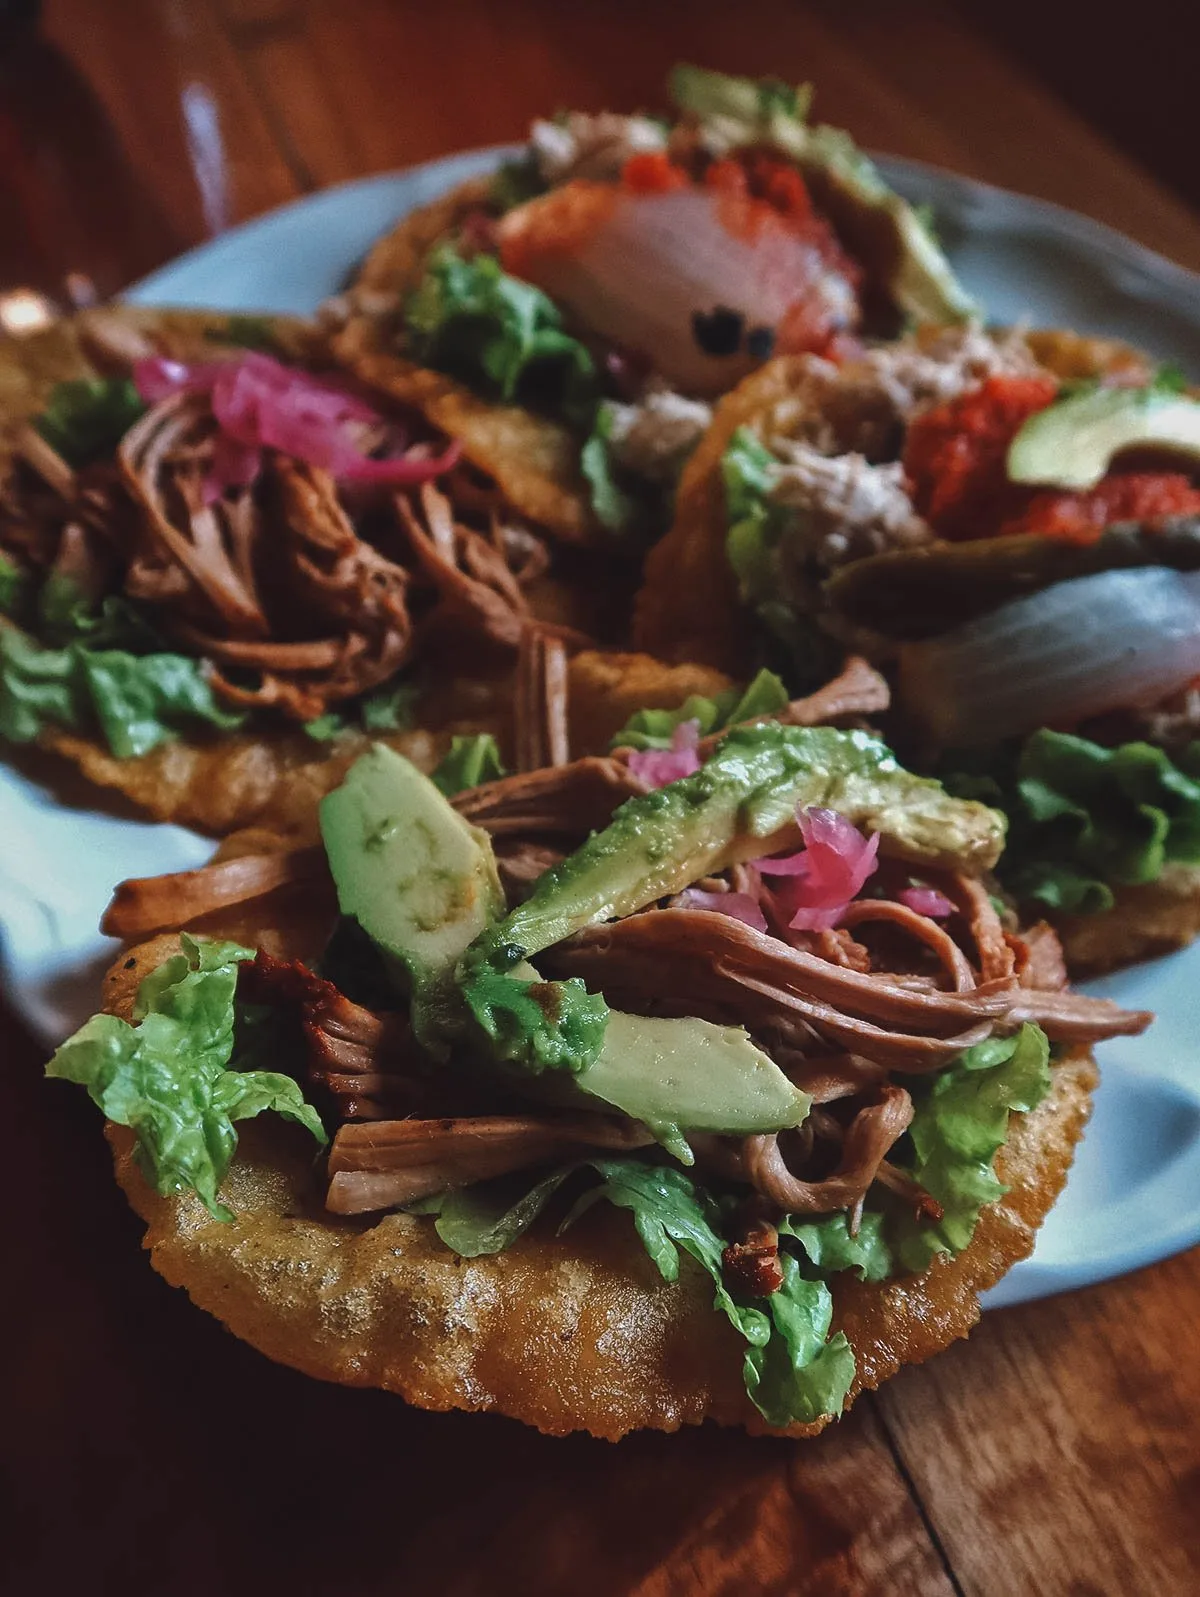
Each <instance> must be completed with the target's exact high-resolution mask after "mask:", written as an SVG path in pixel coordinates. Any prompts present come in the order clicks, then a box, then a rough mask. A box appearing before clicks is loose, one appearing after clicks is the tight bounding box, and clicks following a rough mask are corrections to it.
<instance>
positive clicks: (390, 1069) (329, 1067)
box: [238, 950, 427, 1121]
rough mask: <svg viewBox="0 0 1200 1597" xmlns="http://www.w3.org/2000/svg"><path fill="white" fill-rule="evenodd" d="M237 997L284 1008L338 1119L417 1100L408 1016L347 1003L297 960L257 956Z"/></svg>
mask: <svg viewBox="0 0 1200 1597" xmlns="http://www.w3.org/2000/svg"><path fill="white" fill-rule="evenodd" d="M238 994H239V997H241V998H243V999H244V1000H246V1001H247V1002H248V1003H252V1004H266V1005H270V1006H271V1007H272V1008H273V1009H275V1010H276V1011H280V1010H284V1011H289V1010H290V1011H291V1012H292V1014H293V1016H294V1018H295V1020H296V1021H297V1022H298V1024H299V1028H300V1033H301V1036H302V1038H303V1041H304V1045H305V1051H306V1055H307V1063H308V1079H309V1083H310V1085H311V1086H312V1087H314V1088H315V1089H316V1090H317V1092H318V1093H322V1094H324V1095H326V1096H327V1097H328V1098H329V1099H331V1100H332V1102H333V1105H334V1107H335V1110H336V1113H337V1116H338V1118H339V1119H342V1120H350V1121H358V1120H384V1119H387V1118H388V1117H389V1116H393V1115H401V1114H408V1113H410V1112H411V1111H412V1110H413V1109H414V1108H416V1107H417V1106H418V1105H419V1104H420V1103H421V1101H422V1098H423V1096H424V1094H425V1092H426V1090H427V1089H426V1087H425V1084H424V1083H422V1082H421V1081H420V1079H419V1071H420V1060H421V1055H420V1052H419V1050H418V1049H417V1048H416V1046H415V1044H414V1043H413V1040H412V1032H411V1028H410V1027H409V1023H408V1018H407V1016H406V1015H402V1014H400V1013H398V1012H396V1013H387V1014H375V1013H374V1012H373V1011H372V1010H370V1009H364V1008H363V1007H362V1005H361V1004H355V1003H351V1001H350V999H348V998H347V997H346V996H345V995H344V994H343V993H342V992H340V991H339V989H338V988H337V987H336V986H335V985H334V984H333V982H331V981H326V980H325V979H324V978H323V977H321V976H318V975H316V973H315V972H313V971H311V970H309V969H308V967H307V966H305V965H302V964H301V963H300V962H299V961H297V960H284V959H275V958H273V957H272V956H271V955H270V954H267V953H263V952H262V951H261V950H260V951H259V953H258V955H257V957H256V958H255V959H254V960H253V961H252V962H251V963H249V964H246V965H244V966H243V967H242V969H241V971H240V974H239V976H238Z"/></svg>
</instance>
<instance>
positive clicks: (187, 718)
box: [73, 648, 247, 760]
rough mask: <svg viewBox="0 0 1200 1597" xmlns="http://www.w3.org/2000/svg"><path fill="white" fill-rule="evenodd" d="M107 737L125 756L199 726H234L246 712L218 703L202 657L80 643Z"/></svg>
mask: <svg viewBox="0 0 1200 1597" xmlns="http://www.w3.org/2000/svg"><path fill="white" fill-rule="evenodd" d="M73 653H74V654H75V657H76V660H77V662H78V668H79V670H80V671H81V672H82V674H83V680H84V682H85V684H86V686H87V692H88V697H89V699H90V701H91V705H92V708H93V710H94V711H95V715H96V719H97V720H98V722H99V724H100V730H101V732H102V733H103V735H104V740H105V742H106V743H107V744H108V746H109V748H110V749H111V750H112V752H113V753H114V754H115V755H116V756H117V758H118V759H120V760H132V759H136V758H137V757H138V756H139V755H142V754H149V753H150V751H151V749H156V748H157V747H158V746H159V744H160V743H166V742H169V741H170V740H171V739H172V738H174V737H177V736H178V735H179V734H180V733H181V732H185V731H188V730H190V729H193V728H195V727H197V726H207V727H215V728H217V729H219V730H220V731H225V732H228V731H233V730H235V729H236V728H237V727H240V726H244V725H245V722H246V719H247V712H246V711H244V710H229V709H226V708H225V706H224V705H222V704H219V703H218V702H217V699H216V697H215V695H214V694H213V690H212V686H211V684H210V683H209V681H208V678H207V677H206V676H205V674H204V668H203V665H202V664H201V662H200V661H199V660H192V659H189V658H188V657H187V656H186V655H183V654H141V655H136V654H129V653H127V652H126V651H125V650H122V649H103V650H94V649H83V648H76V649H75V650H74V651H73Z"/></svg>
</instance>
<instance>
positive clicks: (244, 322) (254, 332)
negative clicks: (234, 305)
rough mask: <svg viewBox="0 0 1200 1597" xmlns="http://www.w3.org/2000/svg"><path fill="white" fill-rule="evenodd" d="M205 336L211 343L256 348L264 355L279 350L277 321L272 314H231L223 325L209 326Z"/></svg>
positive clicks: (238, 347) (275, 352)
mask: <svg viewBox="0 0 1200 1597" xmlns="http://www.w3.org/2000/svg"><path fill="white" fill-rule="evenodd" d="M204 337H205V339H206V340H207V341H208V342H209V343H210V344H231V345H233V347H234V348H235V349H256V350H258V351H259V353H260V354H264V355H274V354H277V353H278V351H279V339H278V336H277V335H276V332H275V323H274V321H273V320H272V318H271V317H270V316H230V317H229V318H228V320H227V321H226V322H225V325H224V326H223V327H209V328H207V329H206V330H205V334H204Z"/></svg>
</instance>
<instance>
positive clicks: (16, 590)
mask: <svg viewBox="0 0 1200 1597" xmlns="http://www.w3.org/2000/svg"><path fill="white" fill-rule="evenodd" d="M31 586H32V583H31V579H30V575H29V573H28V572H27V571H23V570H22V569H21V567H20V566H19V565H17V563H16V562H15V561H14V560H10V559H9V557H8V556H7V555H6V554H5V553H4V551H3V550H2V549H0V615H4V616H8V617H10V618H11V619H13V620H15V619H16V618H17V617H18V616H19V615H20V613H21V611H22V609H23V608H24V606H25V603H26V601H27V599H28V595H29V592H30V588H31Z"/></svg>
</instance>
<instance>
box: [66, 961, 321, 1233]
mask: <svg viewBox="0 0 1200 1597" xmlns="http://www.w3.org/2000/svg"><path fill="white" fill-rule="evenodd" d="M180 941H181V943H182V947H183V952H182V953H180V954H176V955H174V956H173V957H172V958H171V959H168V960H167V961H166V962H165V964H162V965H160V966H159V967H158V969H157V970H154V971H152V972H151V973H150V975H149V976H147V977H146V978H145V980H144V981H143V982H142V984H141V986H140V987H139V988H138V993H137V999H136V1001H135V1003H134V1010H133V1014H134V1023H133V1025H130V1024H128V1022H126V1021H124V1020H119V1019H118V1018H117V1017H116V1016H115V1015H94V1016H93V1017H92V1019H91V1020H89V1021H88V1022H87V1023H86V1025H84V1026H83V1027H81V1029H80V1030H79V1031H77V1032H76V1033H75V1035H74V1036H73V1037H71V1038H70V1039H68V1041H67V1042H65V1043H63V1045H62V1047H61V1048H59V1050H58V1051H57V1053H56V1054H55V1055H54V1057H53V1059H51V1061H50V1063H49V1064H48V1065H47V1066H46V1074H47V1075H48V1076H51V1077H57V1078H59V1079H60V1080H64V1081H74V1082H77V1083H78V1084H79V1085H80V1086H84V1087H86V1088H87V1090H88V1092H89V1094H90V1096H91V1098H92V1101H93V1103H95V1104H96V1105H97V1106H98V1107H99V1108H100V1109H101V1110H102V1111H103V1112H104V1114H105V1116H106V1117H107V1118H108V1119H109V1120H112V1121H115V1122H116V1123H117V1124H118V1125H121V1126H128V1127H130V1128H131V1129H132V1130H133V1131H134V1132H135V1133H136V1136H137V1144H136V1148H135V1157H136V1159H137V1162H138V1167H139V1168H140V1170H141V1171H142V1174H143V1175H144V1176H145V1177H146V1179H147V1181H149V1182H150V1184H151V1185H152V1186H153V1187H154V1189H155V1191H156V1192H159V1193H162V1194H163V1195H164V1196H169V1195H170V1194H173V1193H181V1192H188V1191H194V1192H195V1193H196V1194H197V1195H198V1196H199V1197H200V1199H201V1201H202V1202H203V1203H204V1205H205V1207H206V1208H207V1209H208V1211H209V1213H210V1214H211V1215H212V1216H213V1217H214V1218H215V1219H217V1220H232V1219H233V1215H232V1213H231V1212H230V1210H229V1209H227V1208H226V1207H225V1205H224V1204H223V1203H221V1201H220V1199H219V1197H218V1189H219V1188H220V1185H221V1181H222V1179H223V1178H224V1176H225V1173H226V1171H227V1170H228V1168H229V1163H230V1160H231V1159H232V1158H233V1154H234V1150H235V1149H236V1148H237V1132H236V1131H235V1130H234V1125H233V1122H234V1121H235V1120H248V1119H251V1118H253V1117H254V1116H255V1115H259V1114H262V1113H263V1112H264V1111H265V1110H268V1109H270V1110H274V1111H275V1112H276V1113H277V1114H281V1115H283V1116H284V1117H285V1118H286V1119H288V1120H294V1121H296V1122H297V1123H298V1124H300V1125H302V1126H304V1127H305V1128H306V1130H308V1131H310V1132H311V1133H312V1135H313V1136H314V1137H315V1138H316V1139H317V1141H318V1142H319V1143H324V1142H325V1141H326V1136H325V1130H324V1127H323V1126H322V1124H321V1121H320V1118H319V1116H318V1115H317V1112H316V1110H315V1109H314V1108H313V1107H312V1105H311V1104H308V1103H306V1102H305V1101H304V1096H303V1094H302V1093H301V1091H300V1088H299V1086H298V1085H297V1083H296V1082H295V1081H293V1080H292V1078H291V1077H290V1076H283V1075H279V1074H277V1073H276V1072H274V1071H266V1070H250V1071H241V1070H229V1069H227V1068H226V1067H227V1066H228V1064H229V1060H230V1057H231V1055H232V1053H233V1043H234V1019H235V1004H234V999H235V993H236V988H237V968H238V965H239V963H240V962H241V961H242V960H244V959H252V958H253V957H254V955H253V952H252V950H250V949H248V948H241V947H239V946H238V944H236V943H223V942H205V941H199V940H196V939H193V938H191V937H188V936H187V935H186V934H185V935H184V936H183V937H182V938H181V939H180Z"/></svg>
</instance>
